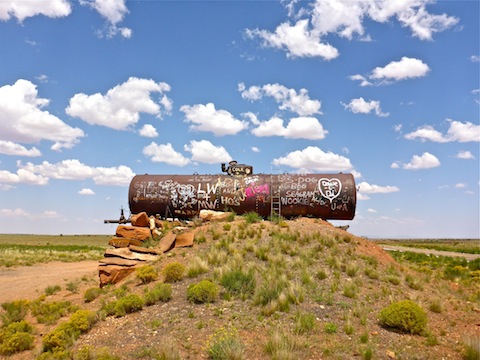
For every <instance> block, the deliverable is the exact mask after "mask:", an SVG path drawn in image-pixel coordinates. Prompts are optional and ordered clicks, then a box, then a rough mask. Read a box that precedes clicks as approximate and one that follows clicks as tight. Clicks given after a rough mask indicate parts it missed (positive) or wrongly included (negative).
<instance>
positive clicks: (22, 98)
mask: <svg viewBox="0 0 480 360" xmlns="http://www.w3.org/2000/svg"><path fill="white" fill-rule="evenodd" d="M48 104H49V100H48V99H42V98H39V97H38V91H37V87H36V85H34V84H33V83H31V82H30V81H28V80H23V79H19V80H17V81H16V82H15V84H13V85H5V86H2V87H0V140H5V141H13V142H20V143H35V142H39V141H41V140H47V141H53V142H54V144H53V145H52V146H51V149H52V150H61V149H62V148H67V149H70V148H72V147H73V146H74V145H75V144H77V143H78V142H79V138H81V137H83V136H84V133H83V131H82V130H81V129H79V128H73V127H70V126H68V125H67V124H65V123H64V122H63V121H62V120H60V119H59V118H58V117H56V116H54V115H52V114H50V113H49V112H48V111H46V110H43V108H44V107H46V106H48Z"/></svg>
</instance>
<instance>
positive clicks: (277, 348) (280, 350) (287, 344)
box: [264, 331, 301, 360]
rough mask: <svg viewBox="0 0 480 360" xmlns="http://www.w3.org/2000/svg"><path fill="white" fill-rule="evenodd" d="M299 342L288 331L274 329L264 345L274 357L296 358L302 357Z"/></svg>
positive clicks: (265, 349) (290, 359) (266, 350)
mask: <svg viewBox="0 0 480 360" xmlns="http://www.w3.org/2000/svg"><path fill="white" fill-rule="evenodd" d="M300 348H301V347H300V344H299V342H298V341H297V340H296V339H295V338H294V337H293V336H292V335H291V334H288V333H284V332H280V331H274V332H273V333H271V334H270V336H269V338H268V340H267V342H266V343H265V345H264V351H265V353H266V354H267V355H270V357H271V358H272V359H285V360H294V359H300V358H301V357H300V356H299V355H300V354H299V350H300Z"/></svg>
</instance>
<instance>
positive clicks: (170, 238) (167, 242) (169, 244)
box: [158, 232, 177, 252]
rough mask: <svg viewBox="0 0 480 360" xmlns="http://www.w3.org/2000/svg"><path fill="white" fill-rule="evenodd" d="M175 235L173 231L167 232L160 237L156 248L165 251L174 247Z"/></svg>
mask: <svg viewBox="0 0 480 360" xmlns="http://www.w3.org/2000/svg"><path fill="white" fill-rule="evenodd" d="M176 237H177V235H175V234H174V233H173V232H169V233H168V234H167V235H165V236H164V237H163V238H161V239H160V242H159V243H158V249H159V250H160V251H161V252H167V251H168V250H170V249H172V248H173V247H174V242H175V238H176Z"/></svg>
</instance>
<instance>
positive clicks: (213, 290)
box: [187, 280, 218, 303]
mask: <svg viewBox="0 0 480 360" xmlns="http://www.w3.org/2000/svg"><path fill="white" fill-rule="evenodd" d="M217 296H218V287H217V285H215V284H214V283H212V282H211V281H209V280H202V281H200V282H199V283H197V284H192V285H190V286H189V287H188V289H187V299H188V300H190V301H191V302H194V303H211V302H214V301H215V299H216V298H217Z"/></svg>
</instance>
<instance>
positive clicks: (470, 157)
mask: <svg viewBox="0 0 480 360" xmlns="http://www.w3.org/2000/svg"><path fill="white" fill-rule="evenodd" d="M455 157H456V158H457V159H464V160H473V159H475V156H473V154H472V153H471V152H470V151H459V152H458V154H457V156H455Z"/></svg>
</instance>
